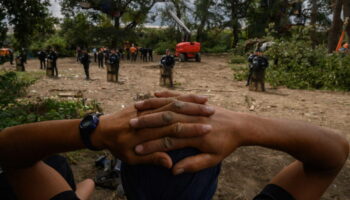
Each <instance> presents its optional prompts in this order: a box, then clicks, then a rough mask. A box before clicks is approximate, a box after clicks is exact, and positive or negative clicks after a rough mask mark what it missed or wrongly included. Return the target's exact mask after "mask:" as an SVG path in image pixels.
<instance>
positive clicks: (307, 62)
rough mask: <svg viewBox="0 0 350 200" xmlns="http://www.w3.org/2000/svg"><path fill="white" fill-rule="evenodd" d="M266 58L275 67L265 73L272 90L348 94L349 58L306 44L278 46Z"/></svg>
mask: <svg viewBox="0 0 350 200" xmlns="http://www.w3.org/2000/svg"><path fill="white" fill-rule="evenodd" d="M267 54H268V55H269V57H270V58H271V60H273V61H274V63H275V64H273V65H271V67H270V68H268V70H267V80H268V82H270V84H272V85H273V86H278V85H285V86H287V87H289V88H293V89H331V90H347V91H350V67H349V66H350V56H344V55H343V54H340V53H335V54H327V49H326V48H325V47H323V46H318V47H317V48H316V49H312V48H311V44H310V43H308V42H306V41H290V42H279V43H277V44H276V45H274V46H273V47H271V48H270V49H269V50H268V52H267Z"/></svg>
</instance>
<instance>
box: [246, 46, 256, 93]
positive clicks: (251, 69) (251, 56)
mask: <svg viewBox="0 0 350 200" xmlns="http://www.w3.org/2000/svg"><path fill="white" fill-rule="evenodd" d="M255 56H256V55H255V54H254V52H251V53H250V54H249V56H248V68H249V73H248V79H247V84H246V86H248V85H249V83H250V79H251V77H252V74H253V59H254V58H255Z"/></svg>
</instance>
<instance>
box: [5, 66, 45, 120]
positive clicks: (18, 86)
mask: <svg viewBox="0 0 350 200" xmlns="http://www.w3.org/2000/svg"><path fill="white" fill-rule="evenodd" d="M39 76H40V74H25V73H23V72H17V73H16V72H5V73H3V74H0V109H3V108H5V107H6V106H8V105H9V104H11V103H12V104H13V103H15V102H16V99H17V98H18V97H21V96H24V95H25V94H26V90H25V89H26V88H27V87H28V86H29V85H31V84H33V83H34V82H35V81H36V80H37V79H38V78H39ZM0 119H1V118H0Z"/></svg>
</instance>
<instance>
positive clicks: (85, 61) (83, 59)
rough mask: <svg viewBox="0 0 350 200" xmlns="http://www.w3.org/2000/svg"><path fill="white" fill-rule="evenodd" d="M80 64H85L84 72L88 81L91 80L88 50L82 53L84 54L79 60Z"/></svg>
mask: <svg viewBox="0 0 350 200" xmlns="http://www.w3.org/2000/svg"><path fill="white" fill-rule="evenodd" d="M79 60H80V63H81V64H83V67H84V72H85V76H86V78H85V79H86V80H89V79H90V73H89V65H90V55H89V54H88V52H87V50H86V49H84V50H83V51H82V54H81V56H80V58H79Z"/></svg>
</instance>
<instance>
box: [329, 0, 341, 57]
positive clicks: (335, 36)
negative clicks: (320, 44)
mask: <svg viewBox="0 0 350 200" xmlns="http://www.w3.org/2000/svg"><path fill="white" fill-rule="evenodd" d="M342 6H343V1H342V0H334V1H333V24H332V27H331V29H330V30H329V34H328V52H329V53H332V52H333V51H334V50H335V48H336V47H337V44H338V41H339V37H340V34H341V32H342V27H343V21H342V20H341V18H340V16H341V11H342Z"/></svg>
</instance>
